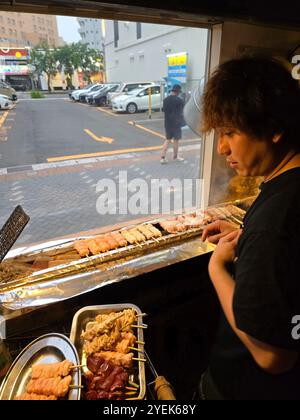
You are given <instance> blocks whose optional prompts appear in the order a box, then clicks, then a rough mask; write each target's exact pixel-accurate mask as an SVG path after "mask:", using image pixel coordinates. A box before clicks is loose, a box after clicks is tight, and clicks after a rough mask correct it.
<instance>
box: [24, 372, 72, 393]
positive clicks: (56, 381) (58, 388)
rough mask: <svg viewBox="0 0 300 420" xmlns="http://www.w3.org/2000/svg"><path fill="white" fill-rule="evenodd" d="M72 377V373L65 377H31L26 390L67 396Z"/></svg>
mask: <svg viewBox="0 0 300 420" xmlns="http://www.w3.org/2000/svg"><path fill="white" fill-rule="evenodd" d="M71 382H72V377H71V376H70V375H68V376H66V377H65V378H63V379H62V378H61V377H60V376H59V377H56V378H47V379H46V378H40V379H31V380H30V381H29V383H28V385H27V387H26V391H27V392H28V393H32V394H38V395H54V396H55V397H65V396H66V395H67V393H68V392H69V386H70V385H71Z"/></svg>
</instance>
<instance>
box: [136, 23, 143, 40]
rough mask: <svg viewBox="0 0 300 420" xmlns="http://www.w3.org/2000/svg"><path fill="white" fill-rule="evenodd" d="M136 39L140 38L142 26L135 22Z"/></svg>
mask: <svg viewBox="0 0 300 420" xmlns="http://www.w3.org/2000/svg"><path fill="white" fill-rule="evenodd" d="M136 38H137V39H141V38H142V24H141V23H140V22H137V24H136Z"/></svg>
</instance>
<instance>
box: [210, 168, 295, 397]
mask: <svg viewBox="0 0 300 420" xmlns="http://www.w3.org/2000/svg"><path fill="white" fill-rule="evenodd" d="M237 258H238V259H237V263H236V266H235V270H234V271H235V272H234V278H235V282H236V288H235V292H234V297H233V312H234V317H235V321H236V326H237V328H238V329H240V330H241V331H243V332H245V333H246V334H248V335H250V336H252V337H254V338H256V339H258V340H260V341H262V342H264V343H268V344H270V345H273V346H276V347H279V348H283V349H288V350H294V351H299V352H300V340H298V341H297V340H294V339H293V337H292V329H293V328H294V327H295V325H293V324H292V319H293V317H294V316H295V315H300V273H299V263H300V168H296V169H291V170H289V171H287V172H285V173H283V174H282V175H280V176H278V177H276V178H274V179H273V180H271V181H269V182H268V183H266V184H262V186H261V193H260V195H259V196H258V198H257V199H256V201H255V202H254V204H253V205H252V207H251V208H250V209H249V211H248V212H247V214H246V217H245V220H244V230H243V234H242V236H241V238H240V240H239V243H238V247H237ZM210 368H211V373H212V377H213V379H214V381H215V383H216V385H217V386H218V388H219V390H220V391H221V393H223V395H224V397H225V398H228V399H242V400H245V399H252V400H257V399H265V400H271V399H281V400H282V399H287V400H289V399H300V361H298V363H297V364H296V366H295V367H294V368H293V369H292V370H290V371H289V372H287V373H284V374H280V375H272V374H268V373H266V372H265V371H263V370H262V369H260V368H259V367H258V365H257V364H256V363H255V362H254V359H253V358H252V356H251V354H250V352H249V351H248V350H247V348H246V347H245V346H244V345H243V343H242V342H241V341H240V339H239V338H238V337H237V336H236V334H235V333H234V332H233V330H232V328H231V327H230V325H229V323H228V322H227V320H226V318H225V315H224V314H223V313H222V315H221V320H220V327H219V331H218V335H217V340H216V344H215V348H214V349H213V352H212V356H211V361H210Z"/></svg>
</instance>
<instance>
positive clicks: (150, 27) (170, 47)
mask: <svg viewBox="0 0 300 420" xmlns="http://www.w3.org/2000/svg"><path fill="white" fill-rule="evenodd" d="M105 34H106V36H105V42H104V45H105V64H106V75H107V80H108V82H117V81H128V82H133V81H155V82H163V81H167V82H168V84H172V82H174V80H176V79H175V78H174V80H171V75H172V73H171V64H170V63H171V62H172V61H173V62H175V64H176V66H175V65H174V67H173V68H174V69H175V71H176V73H178V72H182V76H183V77H180V78H179V79H180V84H181V85H182V86H183V89H184V90H185V91H186V92H187V91H191V90H193V89H194V87H195V86H197V85H198V83H199V81H200V80H201V78H203V77H204V75H205V70H206V51H207V42H208V30H207V29H199V28H187V27H177V26H169V25H156V24H149V23H139V22H137V23H136V22H120V21H108V20H106V21H105ZM172 59H173V60H172ZM181 59H183V60H184V61H183V62H180V60H181ZM176 73H174V74H176ZM177 76H178V74H177Z"/></svg>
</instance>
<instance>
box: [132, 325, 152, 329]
mask: <svg viewBox="0 0 300 420" xmlns="http://www.w3.org/2000/svg"><path fill="white" fill-rule="evenodd" d="M131 328H143V329H147V328H148V325H131Z"/></svg>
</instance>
